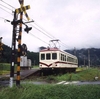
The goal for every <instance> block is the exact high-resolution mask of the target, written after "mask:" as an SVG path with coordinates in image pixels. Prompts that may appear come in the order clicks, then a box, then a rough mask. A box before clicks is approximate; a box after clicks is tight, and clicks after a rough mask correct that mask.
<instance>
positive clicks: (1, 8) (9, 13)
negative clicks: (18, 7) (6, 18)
mask: <svg viewBox="0 0 100 99" xmlns="http://www.w3.org/2000/svg"><path fill="white" fill-rule="evenodd" d="M0 8H1V9H2V10H4V11H5V12H7V13H9V14H11V13H10V12H8V11H7V10H5V9H4V8H2V7H0ZM11 15H12V14H11Z"/></svg>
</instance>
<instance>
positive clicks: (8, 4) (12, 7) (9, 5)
mask: <svg viewBox="0 0 100 99" xmlns="http://www.w3.org/2000/svg"><path fill="white" fill-rule="evenodd" d="M0 1H2V2H3V3H5V4H7V5H8V6H10V7H12V8H14V9H15V7H13V6H12V5H10V4H8V3H7V2H5V1H3V0H0Z"/></svg>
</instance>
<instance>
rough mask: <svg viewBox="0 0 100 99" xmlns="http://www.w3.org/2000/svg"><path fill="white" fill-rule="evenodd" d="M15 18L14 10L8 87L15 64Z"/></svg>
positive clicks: (11, 83)
mask: <svg viewBox="0 0 100 99" xmlns="http://www.w3.org/2000/svg"><path fill="white" fill-rule="evenodd" d="M16 20H17V16H16V11H15V12H14V19H13V34H12V52H11V68H10V87H13V78H14V66H15V47H16V28H17V24H16V23H15V21H16Z"/></svg>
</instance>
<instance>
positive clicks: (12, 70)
mask: <svg viewBox="0 0 100 99" xmlns="http://www.w3.org/2000/svg"><path fill="white" fill-rule="evenodd" d="M18 1H19V3H20V5H21V7H20V8H18V9H15V12H14V19H13V21H12V22H11V24H12V25H13V35H12V53H11V59H12V60H11V69H10V87H13V78H14V67H15V50H16V33H17V25H19V30H18V33H19V34H18V39H17V40H18V50H17V78H16V85H17V86H19V85H20V56H21V36H22V24H24V25H25V26H26V28H25V31H26V32H27V33H28V32H29V31H30V30H31V29H32V27H28V26H27V25H26V24H25V23H24V22H23V12H24V13H25V15H26V17H27V19H28V20H29V17H28V15H27V13H26V10H28V9H30V6H29V5H28V6H23V4H24V0H18ZM19 13H20V20H18V19H17V17H18V16H17V15H18V14H19Z"/></svg>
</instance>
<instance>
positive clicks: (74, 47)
mask: <svg viewBox="0 0 100 99" xmlns="http://www.w3.org/2000/svg"><path fill="white" fill-rule="evenodd" d="M74 55H75V56H76V48H75V47H74Z"/></svg>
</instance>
